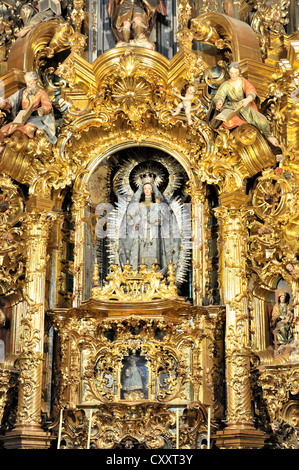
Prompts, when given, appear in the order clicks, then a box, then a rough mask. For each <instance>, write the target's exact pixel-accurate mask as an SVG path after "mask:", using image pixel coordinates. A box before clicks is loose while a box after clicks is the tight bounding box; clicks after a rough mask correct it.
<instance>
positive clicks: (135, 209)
mask: <svg viewBox="0 0 299 470" xmlns="http://www.w3.org/2000/svg"><path fill="white" fill-rule="evenodd" d="M180 244H181V237H180V229H179V225H178V222H177V220H176V216H175V214H174V212H173V211H172V209H171V207H170V205H169V203H168V202H167V200H166V198H165V197H163V195H162V194H161V192H160V191H159V190H158V188H157V187H156V185H155V184H154V183H145V184H143V185H141V186H140V188H139V189H138V190H137V191H136V193H135V194H134V196H133V198H132V199H131V201H130V202H129V204H128V206H127V209H126V212H125V214H124V217H123V219H122V222H121V224H120V231H119V260H120V264H121V265H124V264H126V263H127V262H129V263H130V264H131V265H132V266H133V268H134V269H137V268H138V266H139V265H140V264H146V265H147V266H148V268H151V266H152V265H153V264H154V265H156V266H157V268H158V271H161V272H162V273H165V272H166V271H167V266H168V264H170V263H171V262H172V263H173V264H174V265H175V266H177V263H178V259H179V254H180Z"/></svg>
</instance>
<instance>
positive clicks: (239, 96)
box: [208, 62, 279, 147]
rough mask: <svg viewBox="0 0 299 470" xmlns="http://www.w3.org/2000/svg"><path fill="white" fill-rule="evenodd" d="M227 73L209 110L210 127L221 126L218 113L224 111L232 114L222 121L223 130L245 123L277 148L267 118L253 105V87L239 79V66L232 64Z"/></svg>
mask: <svg viewBox="0 0 299 470" xmlns="http://www.w3.org/2000/svg"><path fill="white" fill-rule="evenodd" d="M228 73H229V76H230V78H229V80H226V81H225V82H224V83H222V85H220V87H219V89H218V90H217V93H216V94H215V96H214V98H213V101H212V106H211V108H210V110H209V115H208V119H209V122H210V124H211V125H212V127H214V128H217V127H219V126H220V125H221V120H218V119H219V117H220V116H219V114H218V113H219V111H222V110H223V109H226V110H229V111H232V112H231V113H229V116H228V118H227V120H223V127H224V128H225V129H229V130H230V129H234V128H235V127H238V126H240V125H241V124H243V123H245V122H247V123H248V124H251V125H253V126H255V127H257V128H258V129H259V131H260V132H261V133H262V134H263V135H264V137H266V138H267V139H268V140H269V142H270V143H271V144H272V145H274V146H276V147H277V146H279V142H278V140H277V139H276V137H274V136H273V135H272V132H271V129H270V124H269V122H268V120H267V118H266V117H265V116H264V115H263V114H261V113H260V112H259V111H258V110H257V106H256V103H255V101H256V99H257V92H256V90H255V88H254V86H253V85H252V84H251V83H249V82H248V80H246V79H245V78H244V77H241V67H240V65H239V64H238V63H237V62H232V63H231V64H230V65H229V67H228ZM217 121H218V123H217ZM216 123H217V124H216Z"/></svg>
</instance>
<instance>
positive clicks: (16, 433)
mask: <svg viewBox="0 0 299 470" xmlns="http://www.w3.org/2000/svg"><path fill="white" fill-rule="evenodd" d="M52 439H53V437H52V438H51V433H49V432H45V431H44V430H43V429H42V428H41V427H40V426H39V425H34V424H33V425H17V426H16V427H15V428H14V429H13V430H12V431H9V432H8V433H7V434H6V435H5V436H4V438H3V441H4V448H5V449H48V448H49V447H50V444H51V441H52Z"/></svg>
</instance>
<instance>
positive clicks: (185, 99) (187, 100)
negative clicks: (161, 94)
mask: <svg viewBox="0 0 299 470" xmlns="http://www.w3.org/2000/svg"><path fill="white" fill-rule="evenodd" d="M173 93H174V94H175V96H177V97H178V98H180V99H181V100H182V101H181V102H180V103H179V105H178V106H177V108H176V110H175V111H174V112H173V113H172V115H173V116H177V115H178V114H179V113H180V112H181V110H182V109H184V111H185V114H186V117H187V121H188V124H189V126H192V118H191V106H192V103H193V100H194V97H195V93H196V87H195V85H192V84H191V85H189V86H188V88H187V90H186V93H185V96H182V95H181V94H180V93H178V91H177V90H176V89H173Z"/></svg>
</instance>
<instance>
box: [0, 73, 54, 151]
mask: <svg viewBox="0 0 299 470" xmlns="http://www.w3.org/2000/svg"><path fill="white" fill-rule="evenodd" d="M24 78H25V82H26V88H22V89H21V90H19V91H17V92H16V93H14V94H13V95H11V96H10V97H9V98H7V99H3V98H0V109H4V110H7V111H11V114H12V118H13V119H15V117H16V116H17V114H18V113H19V111H21V110H23V111H26V110H27V111H28V110H29V109H31V112H30V114H29V116H28V117H27V120H26V122H24V123H23V124H20V123H18V124H17V123H15V122H14V121H12V122H10V123H8V124H5V125H4V126H3V127H2V128H1V129H0V152H1V151H3V149H4V147H5V143H4V140H5V139H6V138H7V137H9V136H10V135H12V134H13V133H14V132H15V131H16V130H18V131H21V132H23V133H24V134H25V135H27V137H29V138H33V137H34V134H35V131H36V129H41V130H43V131H44V132H45V135H46V137H47V139H48V140H49V142H50V143H51V144H55V143H56V142H57V138H56V135H55V132H56V128H55V118H54V112H53V107H52V104H51V101H50V99H49V97H48V95H47V93H46V91H45V90H43V89H42V88H40V87H39V86H38V84H37V81H38V79H37V75H36V74H35V73H34V72H27V73H25V76H24Z"/></svg>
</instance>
